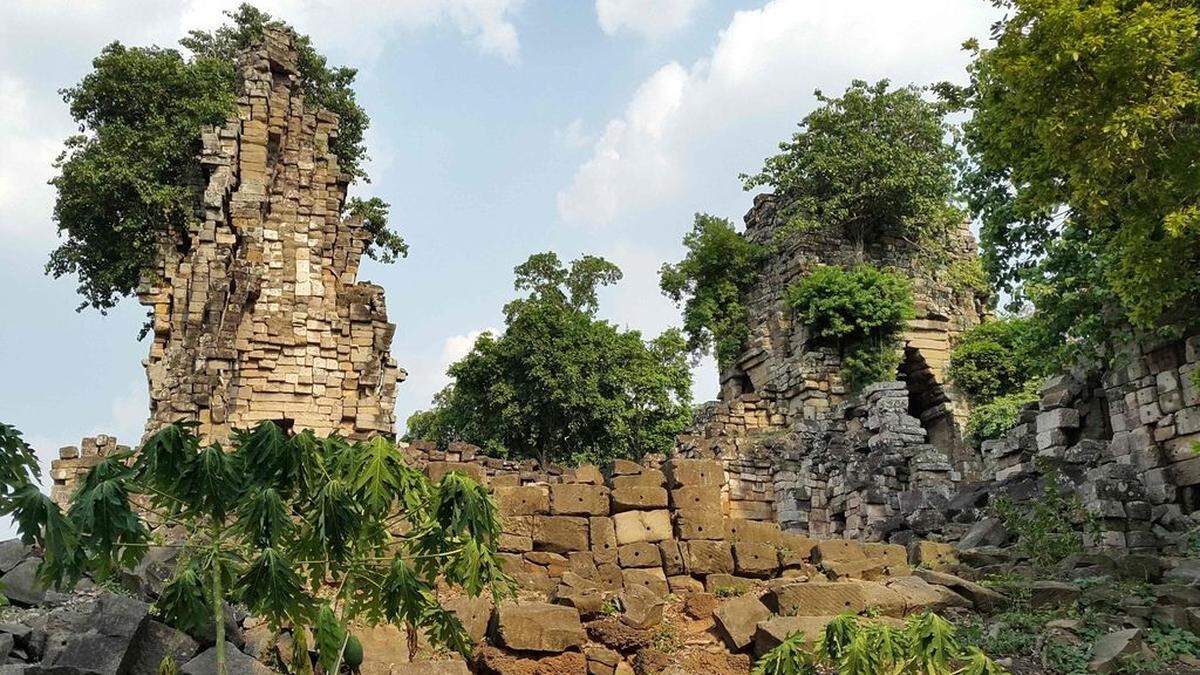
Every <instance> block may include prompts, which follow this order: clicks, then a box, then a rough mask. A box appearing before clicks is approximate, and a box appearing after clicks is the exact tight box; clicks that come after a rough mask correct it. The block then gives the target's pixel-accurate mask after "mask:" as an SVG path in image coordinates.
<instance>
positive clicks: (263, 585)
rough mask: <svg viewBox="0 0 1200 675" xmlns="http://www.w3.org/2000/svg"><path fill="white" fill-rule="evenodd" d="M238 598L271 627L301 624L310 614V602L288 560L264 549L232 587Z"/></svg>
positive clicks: (273, 551) (311, 602)
mask: <svg viewBox="0 0 1200 675" xmlns="http://www.w3.org/2000/svg"><path fill="white" fill-rule="evenodd" d="M235 592H236V593H237V594H238V597H240V599H241V601H242V602H243V603H244V604H245V605H246V606H247V607H248V608H249V609H250V611H252V612H253V613H255V614H257V615H260V616H263V617H266V619H267V620H268V621H269V622H270V623H271V625H272V626H275V627H278V626H280V625H281V624H284V623H300V622H303V621H305V620H306V619H308V618H311V616H312V610H313V605H314V603H313V601H312V598H310V597H309V595H308V594H307V593H306V592H305V590H304V588H303V587H302V586H301V582H300V577H299V575H297V574H296V572H295V568H294V566H293V565H292V563H291V561H290V560H288V559H287V558H286V557H284V556H283V555H282V554H281V553H280V552H278V551H276V550H275V549H273V548H265V549H263V550H262V551H261V552H260V553H259V554H258V557H257V558H255V559H253V560H251V561H250V565H249V566H248V567H247V568H246V571H245V572H243V573H242V576H241V578H239V579H238V581H237V584H236V586H235Z"/></svg>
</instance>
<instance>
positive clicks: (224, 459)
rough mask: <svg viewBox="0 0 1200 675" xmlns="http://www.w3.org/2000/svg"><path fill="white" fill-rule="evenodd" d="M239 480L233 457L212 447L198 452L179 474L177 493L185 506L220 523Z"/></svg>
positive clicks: (238, 486)
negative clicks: (178, 491) (178, 490)
mask: <svg viewBox="0 0 1200 675" xmlns="http://www.w3.org/2000/svg"><path fill="white" fill-rule="evenodd" d="M241 487H242V481H241V480H240V475H239V472H238V470H237V467H235V465H234V460H233V458H232V457H231V456H230V455H229V454H227V453H226V452H225V451H224V450H222V449H221V446H220V445H218V444H216V443H213V444H212V445H210V446H208V447H206V448H204V449H202V450H200V452H199V453H198V454H197V455H196V456H195V459H194V460H193V461H191V462H189V463H188V464H186V465H185V466H184V467H183V470H182V471H181V472H180V491H181V492H182V495H183V497H184V501H185V502H187V504H188V506H189V507H191V508H193V509H196V510H197V511H199V512H201V513H204V514H206V515H209V516H211V517H212V518H213V519H214V520H216V521H218V522H222V521H224V520H225V515H226V513H227V511H228V509H229V508H230V506H232V505H233V504H236V503H237V497H238V493H239V492H240V490H241Z"/></svg>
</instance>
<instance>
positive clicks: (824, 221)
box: [742, 80, 963, 254]
mask: <svg viewBox="0 0 1200 675" xmlns="http://www.w3.org/2000/svg"><path fill="white" fill-rule="evenodd" d="M816 96H817V100H818V101H819V102H820V104H821V105H820V106H819V107H818V108H817V109H816V110H814V111H813V112H811V113H809V114H808V115H807V116H806V117H805V118H804V119H803V120H801V122H800V130H799V131H797V132H796V133H795V134H794V135H793V136H792V138H791V140H790V141H787V142H784V143H781V144H780V145H779V149H780V150H781V152H780V153H779V154H777V155H774V156H772V157H768V158H767V159H766V162H765V163H764V165H763V168H762V170H761V171H760V172H758V173H756V174H753V175H743V176H742V182H743V185H744V186H745V188H746V189H747V190H751V189H754V188H757V187H762V186H766V187H769V188H771V189H772V190H774V191H775V194H776V195H777V196H778V197H779V200H780V204H781V207H780V208H781V214H782V215H783V217H785V218H786V219H787V222H788V225H789V226H790V227H792V228H794V229H796V230H801V231H803V230H811V229H816V228H821V227H838V228H840V229H841V230H842V232H843V233H844V234H845V236H846V238H847V239H849V240H850V241H851V242H852V243H854V245H855V246H856V248H857V250H858V251H859V252H860V254H861V252H862V251H863V249H864V247H865V245H866V243H867V242H868V241H873V240H875V239H876V238H878V237H880V236H885V235H886V236H891V237H900V238H905V239H908V240H909V241H914V242H915V241H918V240H921V239H925V238H926V237H928V236H929V235H930V234H931V233H936V232H940V231H943V230H944V228H946V227H948V226H950V225H953V224H957V223H959V222H962V219H963V214H962V212H961V211H959V209H958V208H957V207H955V206H954V204H953V197H954V189H955V173H954V167H955V162H956V159H957V154H956V152H955V149H954V147H953V146H952V145H951V144H950V143H949V137H950V136H949V133H950V128H949V127H948V125H947V124H946V122H945V121H944V115H945V112H946V107H945V105H944V104H942V103H940V102H934V101H929V100H926V99H925V98H924V97H923V96H922V91H921V90H920V89H917V88H916V87H912V86H909V87H901V88H898V89H890V83H889V82H888V81H887V80H881V81H879V82H877V83H875V84H868V83H866V82H863V81H861V80H855V81H854V82H853V83H852V84H851V85H850V86H849V88H847V89H846V91H845V93H843V94H842V96H840V97H837V98H830V97H828V96H825V95H824V94H822V93H821V92H820V91H817V92H816Z"/></svg>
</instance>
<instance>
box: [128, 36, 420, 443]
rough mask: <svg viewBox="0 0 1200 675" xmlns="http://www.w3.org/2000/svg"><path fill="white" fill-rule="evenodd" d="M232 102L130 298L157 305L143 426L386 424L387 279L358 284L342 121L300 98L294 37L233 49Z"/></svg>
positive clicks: (364, 239) (359, 236)
mask: <svg viewBox="0 0 1200 675" xmlns="http://www.w3.org/2000/svg"><path fill="white" fill-rule="evenodd" d="M238 68H239V71H240V77H241V81H242V84H241V90H240V96H239V98H238V100H237V112H236V115H235V117H234V118H232V119H230V120H229V122H228V123H226V124H225V125H224V126H222V127H219V128H215V129H212V130H210V131H208V132H206V133H204V134H203V152H202V156H201V163H202V166H203V169H204V176H205V180H206V186H205V189H204V193H203V204H202V208H203V213H202V214H201V218H200V219H199V221H198V223H197V224H196V226H195V227H194V228H193V229H191V231H189V232H187V233H186V235H184V236H182V237H180V238H175V237H172V238H171V239H170V240H165V241H164V242H163V249H162V254H161V255H160V261H159V265H158V269H157V270H156V271H155V273H154V274H150V275H147V280H146V282H145V283H144V284H143V287H142V288H141V289H139V292H138V297H139V300H140V301H141V302H142V304H144V305H147V306H148V307H150V308H151V310H152V313H153V326H152V328H153V335H154V341H153V343H152V345H151V347H150V355H149V358H148V359H147V360H146V362H145V364H146V375H147V378H148V380H149V385H150V421H149V422H148V424H147V432H152V431H154V430H155V429H157V428H158V427H160V426H162V425H164V424H167V423H170V422H174V421H176V420H179V419H187V420H195V421H197V422H199V424H200V427H199V432H200V434H201V435H202V436H203V437H205V438H209V439H219V438H223V437H225V436H227V435H228V433H229V431H230V430H231V429H233V428H245V427H249V426H252V425H254V424H256V423H258V422H260V421H262V420H266V419H288V420H292V422H293V423H294V425H295V426H296V428H309V429H313V430H314V431H315V432H317V433H318V434H328V433H330V432H333V431H338V432H341V433H343V434H345V435H349V436H352V437H354V436H364V435H369V434H372V433H392V432H393V425H394V422H395V420H394V417H395V412H394V400H395V387H396V383H397V382H398V381H401V380H402V379H403V378H404V375H405V373H404V371H402V370H400V369H398V368H397V367H396V363H395V361H394V360H393V359H392V357H391V355H390V353H389V346H390V344H391V340H392V334H393V332H394V331H395V326H394V325H393V324H390V323H388V321H387V313H386V310H385V307H384V298H383V289H382V288H381V287H379V286H376V285H374V284H369V283H365V282H359V281H357V280H356V277H357V274H358V265H359V260H360V259H361V258H362V255H363V252H364V250H365V247H366V246H367V244H368V242H369V240H370V234H369V233H368V232H367V231H366V230H365V229H364V228H363V226H362V223H361V222H359V221H356V220H355V219H353V218H346V217H344V216H343V214H342V208H343V205H344V203H345V200H346V188H347V185H348V182H349V176H348V175H347V174H345V173H343V172H342V171H341V170H340V169H339V167H338V159H337V157H336V156H335V155H334V154H333V152H332V151H331V150H330V149H329V142H330V139H332V138H334V137H335V136H336V135H337V133H338V119H337V117H336V116H335V115H333V114H331V113H330V112H329V111H327V110H323V109H319V108H316V107H314V106H312V105H310V104H309V103H308V102H307V101H305V98H304V95H303V93H302V91H301V85H300V81H299V78H298V71H297V53H296V48H295V44H294V36H293V35H292V34H291V33H290V32H285V31H276V30H269V31H268V32H267V34H266V36H265V39H264V41H263V44H262V45H260V46H258V47H256V48H254V49H251V50H249V51H248V52H247V53H245V54H243V56H242V57H241V59H240V61H239V64H238Z"/></svg>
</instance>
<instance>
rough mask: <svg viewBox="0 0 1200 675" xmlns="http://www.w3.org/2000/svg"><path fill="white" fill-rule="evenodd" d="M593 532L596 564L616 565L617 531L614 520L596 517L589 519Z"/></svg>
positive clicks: (593, 552)
mask: <svg viewBox="0 0 1200 675" xmlns="http://www.w3.org/2000/svg"><path fill="white" fill-rule="evenodd" d="M588 521H589V523H590V527H589V530H590V532H591V542H590V543H591V545H592V558H593V559H595V561H596V563H597V564H599V563H615V562H616V561H617V530H616V528H615V527H613V521H612V518H609V517H607V516H594V517H592V518H589V519H588Z"/></svg>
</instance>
